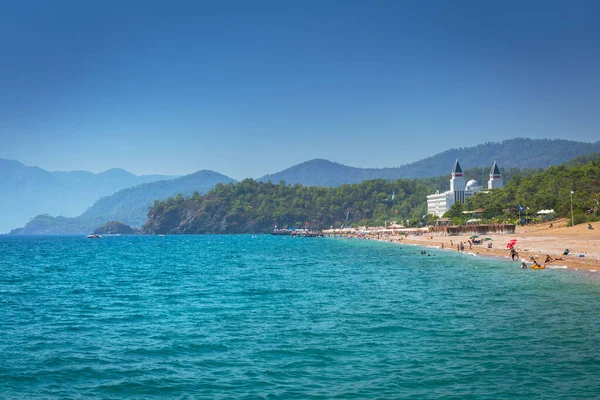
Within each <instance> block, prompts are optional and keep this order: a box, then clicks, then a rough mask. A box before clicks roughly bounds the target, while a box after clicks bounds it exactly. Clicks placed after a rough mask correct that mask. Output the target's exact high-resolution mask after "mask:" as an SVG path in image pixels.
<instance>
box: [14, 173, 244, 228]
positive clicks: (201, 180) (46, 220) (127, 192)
mask: <svg viewBox="0 0 600 400" xmlns="http://www.w3.org/2000/svg"><path fill="white" fill-rule="evenodd" d="M229 182H235V181H234V180H233V179H231V178H229V177H227V176H225V175H222V174H219V173H217V172H214V171H206V170H203V171H198V172H195V173H193V174H190V175H185V176H182V177H181V178H177V179H171V180H163V181H157V182H151V183H145V184H142V185H138V186H135V187H132V188H128V189H123V190H120V191H118V192H117V193H114V194H112V195H110V196H106V197H103V198H101V199H99V200H98V201H96V202H95V203H94V205H93V206H92V207H90V208H89V209H87V210H86V211H85V212H84V213H83V214H82V215H80V216H78V217H72V218H66V217H62V216H61V217H51V216H49V215H47V214H45V215H38V216H37V217H35V218H34V219H33V220H31V221H30V222H29V223H28V224H27V225H25V227H24V228H20V229H15V230H13V231H12V232H11V233H14V234H26V235H44V234H77V233H91V232H93V231H94V230H95V229H96V228H98V227H99V226H101V225H103V224H106V223H107V222H109V221H119V222H123V223H126V224H127V225H130V226H133V227H141V226H142V225H143V224H144V222H145V221H146V218H147V216H148V209H149V207H151V206H152V205H153V204H154V200H164V199H167V198H169V197H172V196H176V195H177V194H182V195H184V196H190V195H192V194H193V193H194V192H195V191H197V192H198V193H200V194H203V193H205V192H207V191H209V190H210V189H212V188H213V187H214V186H215V185H216V184H217V183H229Z"/></svg>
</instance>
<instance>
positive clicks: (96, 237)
mask: <svg viewBox="0 0 600 400" xmlns="http://www.w3.org/2000/svg"><path fill="white" fill-rule="evenodd" d="M86 239H102V236H100V235H96V234H95V233H93V234H91V235H87V236H86Z"/></svg>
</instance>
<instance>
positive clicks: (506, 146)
mask: <svg viewBox="0 0 600 400" xmlns="http://www.w3.org/2000/svg"><path fill="white" fill-rule="evenodd" d="M599 151H600V141H598V142H595V143H586V142H576V141H572V140H558V139H557V140H551V139H524V138H516V139H509V140H505V141H503V142H501V143H492V142H490V143H485V144H480V145H477V146H473V147H461V148H457V149H450V150H446V151H444V152H442V153H439V154H436V155H434V156H432V157H428V158H425V159H423V160H420V161H417V162H414V163H411V164H406V165H403V166H400V167H395V168H356V167H350V166H347V165H343V164H338V163H335V162H331V161H327V160H322V159H315V160H310V161H306V162H304V163H301V164H298V165H294V166H293V167H290V168H287V169H285V170H283V171H280V172H277V173H275V174H272V175H265V176H263V177H262V178H260V179H259V181H262V182H266V181H269V180H270V181H271V182H274V183H277V182H279V181H281V180H283V181H285V182H286V183H290V184H296V183H300V184H302V185H307V186H311V185H314V186H339V185H342V184H345V183H358V182H362V181H363V180H367V179H377V178H383V179H398V178H426V177H434V176H441V175H446V174H448V173H449V172H450V171H451V169H452V166H453V165H454V161H455V160H456V157H458V158H459V159H460V163H461V165H462V166H463V168H473V167H491V166H492V164H493V162H494V159H497V160H498V165H500V167H502V168H547V167H549V166H550V165H558V164H562V163H564V162H566V161H568V160H571V159H572V158H574V157H576V156H579V155H582V154H590V153H594V152H599Z"/></svg>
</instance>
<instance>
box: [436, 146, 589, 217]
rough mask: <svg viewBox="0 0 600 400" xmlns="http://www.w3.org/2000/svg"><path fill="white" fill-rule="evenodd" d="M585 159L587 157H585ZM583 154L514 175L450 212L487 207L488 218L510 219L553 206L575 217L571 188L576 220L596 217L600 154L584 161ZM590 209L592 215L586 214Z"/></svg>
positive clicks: (557, 211)
mask: <svg viewBox="0 0 600 400" xmlns="http://www.w3.org/2000/svg"><path fill="white" fill-rule="evenodd" d="M584 159H585V158H584ZM581 160H582V158H579V157H578V158H577V159H575V160H573V161H572V162H569V163H566V164H565V165H560V166H556V167H554V166H553V167H550V168H548V169H547V170H545V171H543V172H538V173H533V174H530V175H525V176H520V175H516V176H514V177H513V178H512V179H511V180H510V181H509V182H508V184H506V186H505V187H504V188H502V189H497V190H494V191H492V192H491V193H488V194H486V193H480V194H477V195H476V196H473V197H472V198H470V199H469V200H468V201H467V203H465V205H464V207H461V206H460V205H457V206H456V207H454V206H453V208H452V209H451V210H450V211H449V212H448V213H447V214H448V216H450V217H454V218H457V217H460V213H461V211H462V209H463V208H464V209H467V210H474V209H477V208H480V207H481V208H485V212H484V213H483V216H484V218H497V219H506V218H511V217H513V218H514V216H515V214H518V210H519V206H521V207H522V208H523V211H522V212H521V214H533V215H535V213H536V212H537V211H539V210H548V209H553V210H554V211H555V216H557V217H569V218H570V217H571V191H573V192H574V193H573V196H572V197H573V214H574V216H575V223H576V224H577V223H581V222H584V221H586V220H589V221H590V222H591V221H595V220H596V218H597V217H598V216H599V213H598V202H599V200H600V197H599V196H600V158H599V157H598V156H596V157H595V159H594V160H593V161H588V162H586V163H585V164H582V163H581ZM586 212H587V213H588V216H586Z"/></svg>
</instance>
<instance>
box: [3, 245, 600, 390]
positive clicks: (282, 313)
mask: <svg viewBox="0 0 600 400" xmlns="http://www.w3.org/2000/svg"><path fill="white" fill-rule="evenodd" d="M420 250H421V248H418V247H410V246H401V245H398V244H389V243H379V242H373V241H361V240H341V239H309V238H303V239H298V238H296V239H291V238H284V237H271V236H257V237H253V236H244V235H240V236H211V235H207V236H165V237H151V236H119V237H104V238H103V239H99V240H90V239H85V238H82V237H9V236H0V318H1V320H0V321H1V324H0V398H3V399H18V398H43V399H84V398H85V399H87V398H102V399H130V398H144V399H146V398H181V399H196V398H206V399H254V398H264V399H331V398H339V399H394V398H408V399H426V398H443V399H510V398H527V399H530V398H544V399H564V398H569V399H571V398H598V397H600V351H599V350H598V349H599V347H600V280H599V279H597V278H596V274H595V273H587V274H586V273H579V272H576V271H567V270H560V269H554V270H542V271H535V270H521V269H520V268H519V266H518V264H517V263H510V262H504V261H501V260H496V259H486V258H481V257H472V256H468V255H462V254H457V253H455V252H450V251H440V250H434V249H427V251H428V252H430V254H431V255H429V256H428V255H421V254H420ZM415 253H416V254H415ZM434 254H435V255H434ZM599 275H600V274H599Z"/></svg>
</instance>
